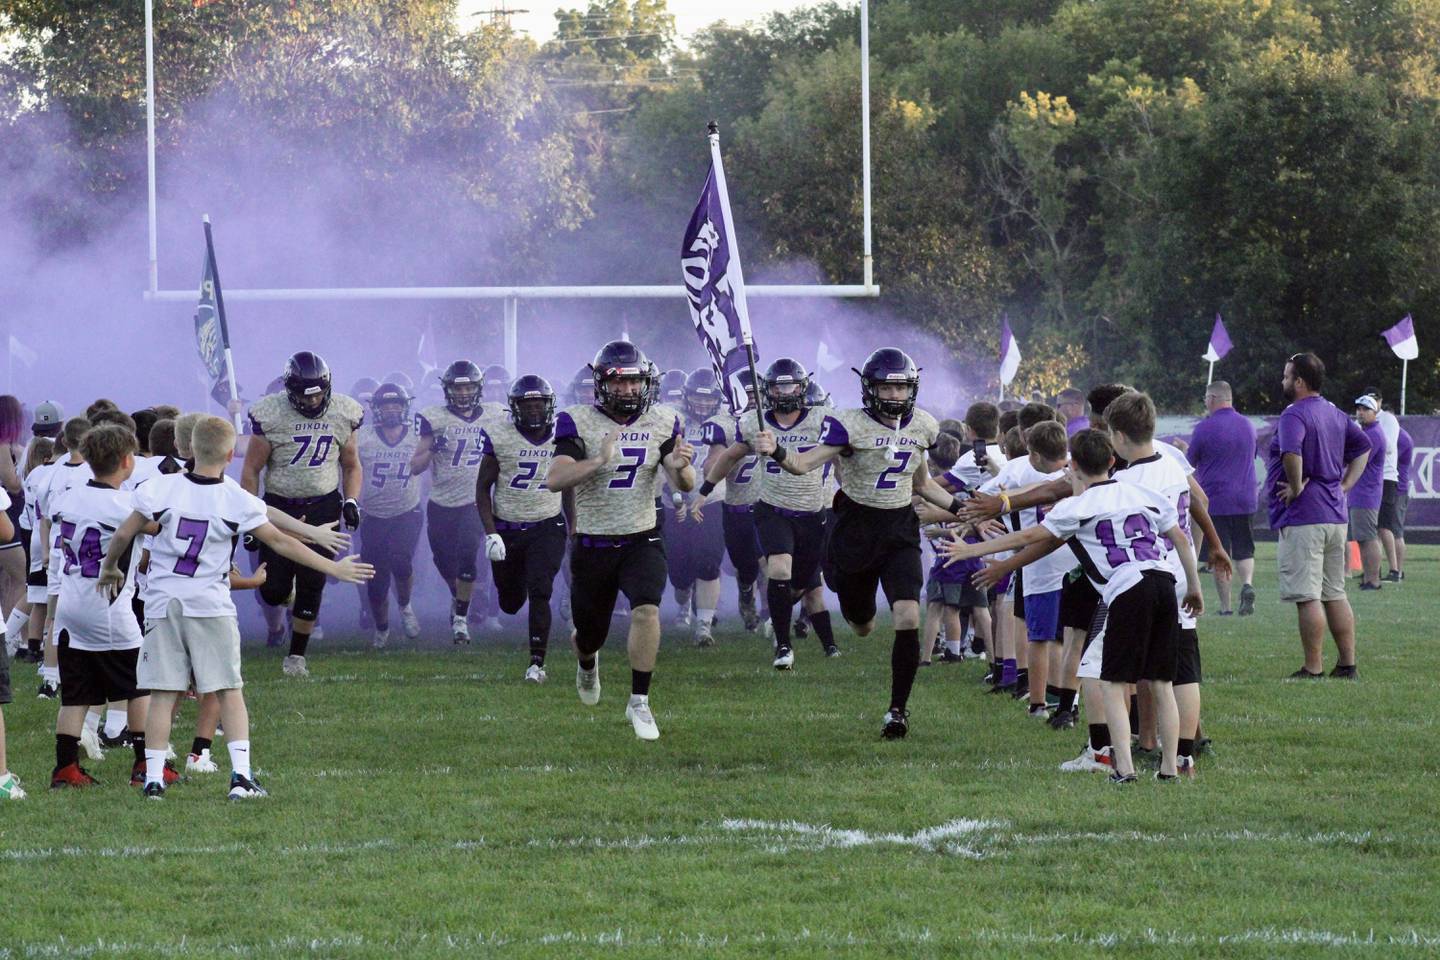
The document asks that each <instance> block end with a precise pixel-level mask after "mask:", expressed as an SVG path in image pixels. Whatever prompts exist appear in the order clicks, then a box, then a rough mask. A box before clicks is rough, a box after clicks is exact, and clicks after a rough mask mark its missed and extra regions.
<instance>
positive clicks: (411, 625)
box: [400, 603, 420, 640]
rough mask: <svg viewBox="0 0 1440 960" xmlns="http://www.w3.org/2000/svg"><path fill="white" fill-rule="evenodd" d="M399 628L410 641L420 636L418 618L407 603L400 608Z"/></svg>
mask: <svg viewBox="0 0 1440 960" xmlns="http://www.w3.org/2000/svg"><path fill="white" fill-rule="evenodd" d="M400 628H401V629H402V630H404V631H405V636H406V637H408V638H410V639H411V640H414V639H415V638H416V637H418V636H420V618H419V617H417V616H415V608H414V607H412V606H410V604H408V603H407V604H405V606H403V607H401V608H400Z"/></svg>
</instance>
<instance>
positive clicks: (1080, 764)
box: [1060, 743, 1115, 773]
mask: <svg viewBox="0 0 1440 960" xmlns="http://www.w3.org/2000/svg"><path fill="white" fill-rule="evenodd" d="M1060 769H1061V770H1062V771H1064V772H1065V773H1090V772H1094V773H1109V772H1110V771H1112V770H1114V769H1115V759H1114V758H1113V757H1112V756H1111V755H1110V748H1109V747H1101V748H1100V749H1099V750H1095V749H1092V748H1091V746H1090V744H1088V743H1087V744H1085V749H1084V750H1081V751H1080V756H1078V757H1076V758H1075V759H1074V760H1066V761H1065V762H1064V763H1062V764H1060Z"/></svg>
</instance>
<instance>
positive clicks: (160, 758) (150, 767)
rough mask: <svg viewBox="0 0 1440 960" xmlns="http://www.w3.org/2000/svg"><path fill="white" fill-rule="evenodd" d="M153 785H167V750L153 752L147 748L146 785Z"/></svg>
mask: <svg viewBox="0 0 1440 960" xmlns="http://www.w3.org/2000/svg"><path fill="white" fill-rule="evenodd" d="M152 783H158V784H160V785H161V786H164V785H165V749H164V748H163V747H162V748H161V749H159V750H151V749H150V748H149V747H146V748H145V784H146V786H149V785H150V784H152Z"/></svg>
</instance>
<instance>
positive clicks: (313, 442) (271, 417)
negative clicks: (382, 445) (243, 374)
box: [250, 392, 365, 499]
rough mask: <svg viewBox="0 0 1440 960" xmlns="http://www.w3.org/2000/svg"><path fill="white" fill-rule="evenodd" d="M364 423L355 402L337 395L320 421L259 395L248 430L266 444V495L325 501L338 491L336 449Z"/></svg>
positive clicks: (276, 397) (282, 399)
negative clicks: (328, 496)
mask: <svg viewBox="0 0 1440 960" xmlns="http://www.w3.org/2000/svg"><path fill="white" fill-rule="evenodd" d="M364 422H365V410H364V408H363V407H361V406H360V403H359V401H357V400H353V399H351V398H350V397H347V396H345V395H344V394H343V393H335V394H331V396H330V403H329V404H327V405H326V407H325V411H324V412H323V413H321V414H320V415H319V416H318V417H307V416H304V415H303V414H301V413H299V412H298V411H296V409H295V408H294V407H292V406H291V405H290V398H289V397H288V396H286V395H285V394H284V393H283V392H282V393H271V394H267V395H266V396H264V397H261V398H260V399H259V400H258V401H256V403H255V405H254V406H253V407H251V408H250V432H251V433H252V434H254V435H255V436H257V437H261V436H263V437H264V438H265V440H266V442H268V443H269V444H270V460H269V462H268V463H266V465H265V492H266V493H269V494H274V495H275V496H280V497H288V498H290V499H301V498H306V497H323V496H325V495H326V494H328V493H333V492H334V491H335V490H337V489H339V487H340V448H341V447H343V446H345V443H346V441H348V440H349V439H350V435H351V434H353V433H354V432H355V431H356V430H359V429H360V425H361V424H362V423H364Z"/></svg>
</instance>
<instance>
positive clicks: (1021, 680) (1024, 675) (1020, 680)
mask: <svg viewBox="0 0 1440 960" xmlns="http://www.w3.org/2000/svg"><path fill="white" fill-rule="evenodd" d="M1015 686H1016V687H1025V688H1026V689H1027V690H1028V689H1029V688H1030V671H1029V670H1028V669H1026V668H1025V667H1017V668H1016V669H1015Z"/></svg>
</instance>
